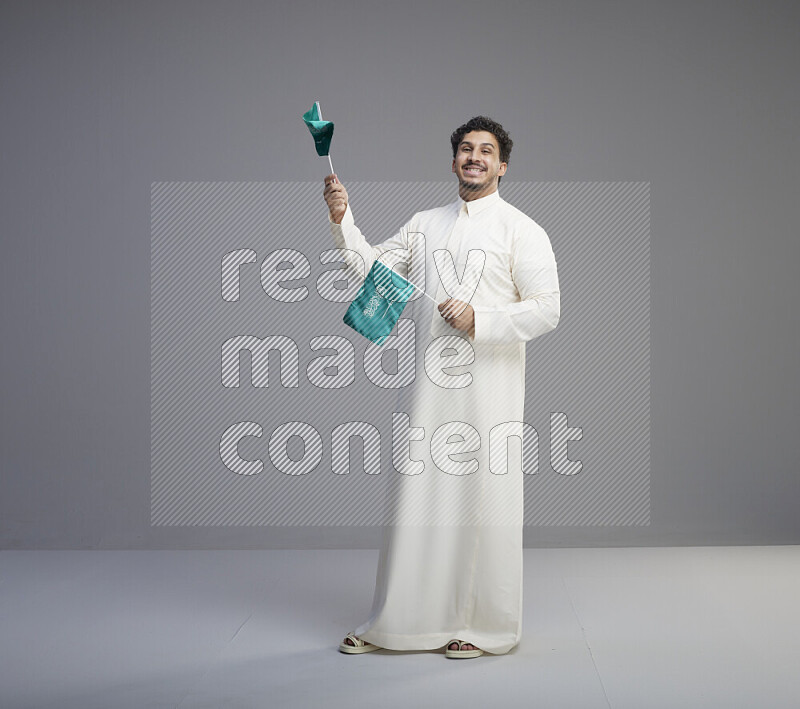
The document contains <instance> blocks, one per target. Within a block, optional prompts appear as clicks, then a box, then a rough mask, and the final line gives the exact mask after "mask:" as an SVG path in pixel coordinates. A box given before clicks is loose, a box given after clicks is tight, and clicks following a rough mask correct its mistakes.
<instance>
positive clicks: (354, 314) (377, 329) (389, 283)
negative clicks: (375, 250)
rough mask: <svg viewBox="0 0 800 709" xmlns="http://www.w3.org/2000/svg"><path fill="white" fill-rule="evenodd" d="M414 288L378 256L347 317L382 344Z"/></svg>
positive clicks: (354, 325) (366, 335) (370, 337)
mask: <svg viewBox="0 0 800 709" xmlns="http://www.w3.org/2000/svg"><path fill="white" fill-rule="evenodd" d="M413 292H414V285H413V284H411V283H409V282H408V281H407V280H406V279H405V278H403V277H402V276H400V275H398V274H397V273H395V272H394V271H393V270H392V269H391V268H389V267H388V266H385V265H384V264H382V263H381V262H380V261H378V260H377V259H376V260H375V262H374V263H373V264H372V268H371V269H370V270H369V273H368V274H367V277H366V278H365V279H364V283H363V284H362V285H361V289H360V290H359V291H358V295H357V296H356V298H355V300H354V301H353V302H352V303H350V307H349V308H348V309H347V312H345V314H344V318H343V320H344V322H345V324H347V325H349V326H350V327H352V328H353V329H354V330H355V331H356V332H358V333H359V334H361V335H363V336H364V337H366V338H367V339H368V340H370V341H371V342H374V343H375V344H376V345H382V344H383V343H384V342H385V341H386V339H387V338H388V337H389V335H390V334H391V332H392V330H393V329H394V326H395V324H396V323H397V321H398V320H399V319H400V315H401V314H402V312H403V309H404V308H405V307H406V303H407V302H408V299H409V298H410V297H411V295H412V293H413ZM426 295H427V293H426ZM429 297H430V296H429Z"/></svg>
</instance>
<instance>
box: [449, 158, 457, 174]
mask: <svg viewBox="0 0 800 709" xmlns="http://www.w3.org/2000/svg"><path fill="white" fill-rule="evenodd" d="M455 171H456V159H455V158H453V166H452V167H451V168H450V172H455Z"/></svg>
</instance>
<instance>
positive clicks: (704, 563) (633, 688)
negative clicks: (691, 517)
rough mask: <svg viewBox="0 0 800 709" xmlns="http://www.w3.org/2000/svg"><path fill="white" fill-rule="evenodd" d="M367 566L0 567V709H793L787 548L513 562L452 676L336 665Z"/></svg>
mask: <svg viewBox="0 0 800 709" xmlns="http://www.w3.org/2000/svg"><path fill="white" fill-rule="evenodd" d="M377 555H378V552H377V551H361V550H359V551H330V550H327V551H326V550H320V551H108V552H106V551H85V552H84V551H54V552H53V551H4V552H0V707H2V709H17V708H18V707H35V708H36V709H39V708H42V709H45V708H51V707H52V708H53V709H55V708H58V709H73V708H75V709H95V708H97V709H127V708H129V707H130V708H131V709H134V708H135V709H145V708H147V709H160V708H162V707H163V708H167V707H169V708H171V709H188V708H190V707H191V708H193V709H195V708H200V707H209V708H212V707H213V708H214V709H219V708H222V707H225V708H228V707H230V708H236V709H245V708H249V707H283V706H286V707H322V708H327V707H356V706H361V707H367V706H369V707H403V709H413V708H414V707H462V706H464V707H466V706H469V707H481V706H504V707H542V708H543V709H555V708H561V707H563V708H564V709H572V708H575V709H583V708H586V709H589V708H593V707H598V708H605V707H614V709H617V708H619V709H623V708H625V709H628V708H629V709H646V708H649V707H664V708H669V709H675V708H676V707H680V708H681V709H687V708H689V707H703V708H704V709H709V708H715V707H725V708H726V709H727V708H731V707H743V708H745V707H746V708H747V709H754V708H756V707H758V708H768V709H778V708H781V707H786V708H787V709H788V708H790V707H791V708H792V709H796V708H797V707H800V669H799V668H800V639H798V638H799V633H798V631H800V546H781V547H694V548H664V547H658V548H620V549H528V550H526V551H525V587H524V591H525V611H524V633H523V638H522V642H521V644H520V645H519V646H518V647H517V648H516V649H515V650H514V651H512V652H511V653H509V654H508V655H504V656H489V655H484V656H483V657H479V658H476V659H471V660H448V659H446V658H445V657H444V654H443V651H434V652H419V653H411V652H391V651H388V650H380V651H377V652H372V653H368V654H365V655H344V654H342V653H339V652H338V651H337V649H336V648H337V646H338V643H339V640H340V639H341V638H342V637H343V636H344V635H345V633H346V632H347V631H348V630H352V629H353V628H354V627H355V626H356V625H357V624H358V623H360V622H361V621H362V619H364V618H365V617H366V614H367V613H368V612H369V609H370V606H371V603H372V593H373V588H374V581H375V569H376V564H377Z"/></svg>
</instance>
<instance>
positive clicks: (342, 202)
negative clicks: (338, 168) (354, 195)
mask: <svg viewBox="0 0 800 709" xmlns="http://www.w3.org/2000/svg"><path fill="white" fill-rule="evenodd" d="M322 196H323V197H324V198H325V201H326V202H327V203H328V211H329V212H330V213H331V221H333V222H336V224H341V223H342V219H343V218H344V213H345V212H346V211H347V190H346V189H345V188H344V185H343V184H342V183H341V182H339V178H338V177H336V174H332V175H328V176H327V177H326V178H325V191H324V192H323V193H322Z"/></svg>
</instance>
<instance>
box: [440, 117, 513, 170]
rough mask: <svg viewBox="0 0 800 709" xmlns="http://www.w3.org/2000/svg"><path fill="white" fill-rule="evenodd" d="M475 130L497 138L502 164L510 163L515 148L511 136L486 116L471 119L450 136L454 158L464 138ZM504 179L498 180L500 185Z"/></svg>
mask: <svg viewBox="0 0 800 709" xmlns="http://www.w3.org/2000/svg"><path fill="white" fill-rule="evenodd" d="M474 130H485V131H488V132H489V133H491V134H492V135H493V136H494V137H495V138H497V144H498V145H499V146H500V162H504V163H506V164H508V163H509V161H510V160H511V148H512V147H514V141H513V140H511V136H509V134H508V133H506V131H505V128H503V126H501V125H500V124H499V123H498V122H497V121H493V120H492V119H491V118H487V117H486V116H475V117H474V118H470V119H469V120H468V121H467V122H466V123H465V124H464V125H463V126H459V127H458V128H456V130H454V131H453V134H452V135H451V136H450V145H451V146H452V147H453V158H455V156H456V153H457V152H458V146H459V145H460V144H461V141H462V140H463V138H464V136H465V135H466V134H467V133H469V132H471V131H474ZM502 179H503V178H502V177H498V178H497V184H498V185H499V184H500V180H502Z"/></svg>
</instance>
